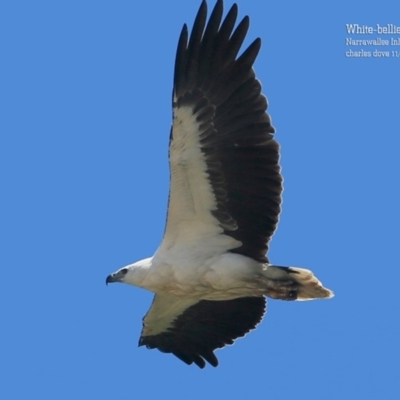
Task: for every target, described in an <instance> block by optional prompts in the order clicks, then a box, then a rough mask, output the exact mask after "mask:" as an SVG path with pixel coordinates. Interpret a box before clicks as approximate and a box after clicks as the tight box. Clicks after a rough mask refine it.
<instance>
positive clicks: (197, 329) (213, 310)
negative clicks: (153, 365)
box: [139, 297, 266, 368]
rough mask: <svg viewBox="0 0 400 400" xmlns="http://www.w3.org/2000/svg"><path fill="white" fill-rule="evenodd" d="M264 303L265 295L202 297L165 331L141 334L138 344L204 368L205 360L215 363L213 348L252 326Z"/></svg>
mask: <svg viewBox="0 0 400 400" xmlns="http://www.w3.org/2000/svg"><path fill="white" fill-rule="evenodd" d="M265 304H266V301H265V299H264V297H242V298H238V299H234V300H226V301H208V300H202V301H200V302H198V303H197V304H195V305H193V306H191V307H189V308H187V309H186V310H185V311H184V312H183V313H182V314H181V315H179V316H178V317H177V318H176V319H175V320H174V322H173V324H172V326H171V327H170V328H168V329H167V330H166V331H165V332H162V333H160V334H157V335H153V336H142V337H141V338H140V341H139V345H140V346H142V345H144V346H146V347H147V348H149V349H154V348H157V349H158V350H160V351H162V352H164V353H172V354H174V355H175V356H176V357H178V358H179V359H180V360H182V361H184V362H185V363H186V364H192V363H195V364H196V365H198V366H199V367H200V368H204V367H205V365H206V362H205V361H207V362H208V363H210V364H211V365H212V366H214V367H216V366H217V365H218V360H217V357H216V356H215V354H214V350H215V349H218V348H221V347H224V346H225V345H227V344H232V343H233V341H234V340H235V339H236V338H238V337H241V336H244V335H245V334H246V333H247V332H249V331H250V330H251V329H254V328H255V327H256V325H257V324H258V323H259V322H260V321H261V319H262V317H263V315H264V312H265Z"/></svg>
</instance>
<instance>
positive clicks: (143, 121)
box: [0, 0, 400, 400]
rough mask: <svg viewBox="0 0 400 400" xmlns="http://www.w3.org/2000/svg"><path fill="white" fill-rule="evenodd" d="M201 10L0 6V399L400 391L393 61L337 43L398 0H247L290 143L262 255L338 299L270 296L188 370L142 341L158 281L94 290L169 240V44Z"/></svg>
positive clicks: (332, 395)
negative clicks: (151, 288)
mask: <svg viewBox="0 0 400 400" xmlns="http://www.w3.org/2000/svg"><path fill="white" fill-rule="evenodd" d="M199 3H200V2H199V1H197V0H196V1H178V0H169V1H162V0H154V1H153V2H140V3H139V2H133V1H113V2H111V1H86V0H82V1H72V0H70V1H57V2H56V1H40V0H38V1H35V2H33V1H29V2H28V1H15V2H11V1H9V2H3V3H2V5H1V6H0V46H1V59H2V61H1V64H0V70H1V73H0V101H1V104H0V108H1V114H2V116H1V119H0V182H1V197H0V203H1V207H0V240H1V252H0V265H1V271H2V285H1V286H2V289H1V291H0V309H1V331H0V332H1V341H0V354H1V356H0V376H1V385H0V397H1V398H4V399H7V400H11V399H28V398H30V399H33V398H37V399H72V398H73V399H88V398H94V399H132V398H138V396H145V397H146V398H147V399H160V398H166V399H169V398H171V399H172V398H176V399H179V398H182V399H183V398H190V399H203V398H205V397H207V398H211V399H214V398H215V399H221V398H230V399H243V398H268V399H273V400H280V399H288V398H296V399H308V400H310V399H324V400H327V399H335V400H336V399H348V398H363V399H386V400H388V399H398V398H399V396H400V389H399V387H398V382H399V379H400V375H399V366H398V358H399V356H400V351H399V337H400V325H399V315H400V314H399V312H400V310H399V281H400V273H399V265H398V264H399V257H398V246H399V244H398V240H399V223H400V218H399V208H398V205H399V204H400V194H399V189H398V183H399V173H400V159H399V150H398V149H399V146H400V129H399V125H400V123H399V112H400V108H399V103H400V102H399V89H400V79H399V70H400V57H399V58H396V57H392V56H390V57H388V58H382V57H380V58H377V57H370V58H354V57H353V58H350V57H346V56H345V53H346V51H347V50H349V46H346V44H345V40H346V37H349V36H352V37H355V36H354V35H349V34H347V32H346V29H345V24H347V23H359V24H369V25H372V26H375V25H376V24H381V25H385V24H397V25H399V26H400V18H399V15H400V13H399V11H400V6H399V3H398V2H397V1H394V0H393V1H386V0H382V1H379V2H374V5H371V4H369V3H368V4H367V3H365V2H363V1H361V0H358V1H351V2H347V4H346V5H344V4H339V2H336V1H335V2H333V1H330V2H318V3H317V2H312V1H308V0H305V1H302V2H297V1H294V0H287V1H258V0H246V1H244V0H243V1H240V2H239V12H240V16H242V17H243V16H244V15H246V14H248V15H249V16H250V18H251V28H250V32H249V36H248V41H247V42H246V43H247V44H249V43H250V41H252V40H253V39H254V38H255V37H257V36H260V37H261V38H262V40H263V47H262V50H261V54H260V56H259V58H258V60H257V62H256V66H255V68H256V73H257V75H258V77H259V79H260V80H261V82H262V84H263V92H264V93H265V94H266V95H267V96H268V99H269V103H270V108H269V111H270V113H271V115H272V118H273V123H274V125H275V127H276V129H277V134H276V138H277V139H278V141H279V142H280V143H281V145H282V168H283V174H284V177H285V192H284V203H283V214H282V217H281V221H280V225H279V229H278V231H277V233H276V235H275V236H274V238H273V241H272V244H271V251H270V253H269V256H270V259H271V261H272V262H274V263H276V264H279V265H295V266H300V267H306V268H310V269H312V270H313V271H314V272H315V273H316V274H317V276H318V277H319V278H320V279H321V280H322V281H323V283H324V284H325V285H326V286H327V287H329V288H331V289H333V290H334V291H335V293H336V297H335V298H334V299H333V300H329V301H315V302H307V303H304V302H302V303H301V302H299V303H290V302H279V301H273V300H271V301H270V302H269V308H268V314H267V316H266V318H265V319H264V321H263V323H262V324H261V325H260V326H259V327H258V329H257V330H256V331H254V332H252V333H251V334H249V335H248V336H247V337H246V338H245V339H241V340H239V341H237V342H236V344H235V345H234V346H231V347H228V348H225V349H223V350H220V351H218V353H217V355H218V357H219V360H220V366H219V367H218V368H217V369H214V368H212V367H207V368H206V369H205V370H199V369H198V368H197V367H195V366H192V367H188V366H186V365H185V364H183V363H181V362H180V361H179V360H177V359H175V358H174V357H172V356H170V355H165V354H162V353H160V352H158V351H155V350H153V351H148V350H146V349H144V348H138V347H137V341H138V338H139V333H140V329H141V318H142V316H143V315H144V314H145V312H146V311H147V309H148V307H149V305H150V302H151V299H152V295H151V294H150V293H147V292H144V291H142V290H140V289H136V288H132V287H128V286H125V285H111V286H110V287H106V286H105V283H104V282H105V278H106V276H107V275H108V274H109V273H110V272H113V271H114V270H116V269H118V268H119V267H121V266H123V265H125V264H128V263H131V262H133V261H136V260H138V259H141V258H144V257H148V256H151V255H152V254H153V252H154V251H155V250H156V248H157V246H158V244H159V242H160V240H161V238H162V234H163V229H164V221H165V213H166V203H167V196H168V186H169V183H168V176H169V172H168V160H167V145H168V135H169V129H170V123H171V109H170V99H171V90H172V71H173V62H174V57H175V49H176V43H177V39H178V35H179V32H180V30H181V27H182V24H183V23H184V22H187V23H189V26H191V24H192V22H193V19H194V16H195V13H196V11H197V8H198V6H199ZM209 3H210V8H211V6H213V5H214V2H209ZM343 3H344V2H343ZM225 4H226V5H225V9H227V8H228V6H230V5H231V4H232V2H231V1H230V0H227V1H226V2H225ZM387 36H392V37H400V34H399V35H386V37H385V38H387ZM372 37H376V35H372ZM356 38H358V39H363V38H366V37H365V36H362V35H358V36H357V37H356ZM361 48H363V49H364V50H366V51H373V50H374V49H375V48H378V50H379V51H389V52H390V54H391V51H392V50H398V51H400V46H397V48H395V47H394V46H388V47H386V48H384V49H383V48H382V46H381V47H379V46H369V47H368V46H361V47H359V48H356V47H353V48H352V50H354V51H359V50H360V49H361Z"/></svg>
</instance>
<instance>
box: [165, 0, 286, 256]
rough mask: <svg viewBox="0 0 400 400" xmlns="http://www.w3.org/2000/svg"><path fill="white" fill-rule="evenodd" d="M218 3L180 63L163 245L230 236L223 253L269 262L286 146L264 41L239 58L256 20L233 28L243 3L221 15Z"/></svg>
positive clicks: (198, 24) (182, 48)
mask: <svg viewBox="0 0 400 400" xmlns="http://www.w3.org/2000/svg"><path fill="white" fill-rule="evenodd" d="M222 13H223V10H222V0H219V1H217V3H216V6H215V8H214V10H213V12H212V14H211V16H210V19H209V21H208V24H207V26H205V25H206V19H207V6H206V3H205V1H203V3H202V4H201V6H200V9H199V11H198V14H197V17H196V20H195V22H194V26H193V29H192V33H191V35H190V38H189V41H188V30H187V27H186V25H185V26H184V27H183V30H182V33H181V35H180V38H179V43H178V49H177V54H176V63H175V76H174V91H173V127H172V131H171V138H170V148H169V152H170V154H169V156H170V170H171V188H170V198H169V207H168V215H167V224H166V230H165V235H164V239H163V243H162V245H161V247H160V250H165V249H171V248H173V247H174V246H179V245H182V244H183V245H184V246H186V247H188V246H190V244H193V245H194V246H195V245H196V243H198V241H199V240H200V239H202V238H207V237H208V238H209V237H216V236H221V234H222V235H226V236H228V237H230V238H232V240H226V241H225V242H223V243H225V247H226V248H225V249H222V250H223V251H231V252H235V253H239V254H242V255H245V256H248V257H252V258H253V259H255V260H258V261H261V262H264V261H266V260H267V259H266V257H265V254H266V251H267V249H268V241H269V239H270V238H271V236H272V235H273V233H274V231H275V228H276V225H277V222H278V216H279V213H280V203H281V192H282V177H281V174H280V167H279V145H278V144H277V142H276V141H275V140H274V138H273V133H274V128H273V127H272V125H271V120H270V118H269V116H268V114H267V113H266V109H267V100H266V98H265V97H264V96H263V95H262V94H261V84H260V82H259V81H258V80H257V79H256V77H255V74H254V70H253V68H252V66H253V63H254V61H255V59H256V57H257V54H258V52H259V49H260V46H261V41H260V39H259V38H258V39H256V40H255V41H254V42H253V43H252V44H251V45H250V46H249V47H248V48H247V49H246V50H245V51H244V52H243V53H242V54H241V55H240V56H239V57H238V52H239V49H240V47H241V45H242V43H243V41H244V39H245V36H246V33H247V30H248V26H249V18H248V17H245V18H244V19H243V20H242V21H241V22H240V23H239V24H238V26H237V27H236V29H234V25H235V22H236V17H237V6H236V4H234V5H233V6H232V8H231V9H230V11H229V12H228V14H227V16H226V18H225V20H224V21H223V22H222V24H221V19H222Z"/></svg>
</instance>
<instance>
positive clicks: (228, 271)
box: [106, 0, 333, 368]
mask: <svg viewBox="0 0 400 400" xmlns="http://www.w3.org/2000/svg"><path fill="white" fill-rule="evenodd" d="M222 15H223V1H222V0H218V1H217V2H216V5H215V7H214V9H213V11H212V13H211V15H210V17H209V20H208V22H207V4H206V1H203V2H202V3H201V5H200V8H199V11H198V13H197V16H196V19H195V21H194V25H193V28H192V31H191V34H190V36H189V33H188V28H187V26H186V25H184V26H183V29H182V32H181V34H180V37H179V41H178V47H177V52H176V60H175V72H174V88H173V98H172V106H173V122H172V129H171V133H170V142H169V163H170V174H171V178H170V193H169V204H168V213H167V221H166V227H165V233H164V237H163V240H162V243H161V245H160V247H159V248H158V250H157V251H156V253H155V254H154V255H153V257H150V258H146V259H144V260H141V261H138V262H135V263H133V264H130V265H128V266H126V267H123V268H121V269H119V270H118V271H116V272H114V273H112V274H111V275H109V276H108V277H107V279H106V283H107V284H108V283H112V282H123V283H127V284H130V285H134V286H137V287H140V288H143V289H147V290H150V291H151V292H153V293H154V294H155V295H154V300H153V303H152V305H151V307H150V309H149V311H148V312H147V314H146V315H145V317H144V318H143V329H142V332H141V336H140V340H139V345H140V346H146V347H147V348H149V349H154V348H156V349H158V350H160V351H162V352H165V353H172V354H174V355H175V356H176V357H178V358H179V359H181V360H182V361H184V362H185V363H187V364H192V363H195V364H196V365H198V366H199V367H200V368H204V367H205V365H206V362H208V363H209V364H211V365H212V366H214V367H216V366H217V365H218V360H217V357H216V356H215V353H214V351H215V350H216V349H218V348H222V347H224V346H225V345H227V344H232V343H233V342H234V340H235V339H237V338H239V337H242V336H244V335H245V334H246V333H248V332H249V331H250V330H252V329H254V328H255V327H256V325H257V324H258V323H259V322H260V321H261V319H262V317H263V315H264V313H265V309H266V297H270V298H273V299H281V300H311V299H323V298H330V297H332V296H333V293H332V292H331V291H330V290H328V289H326V288H324V287H323V285H322V284H321V282H320V281H319V280H318V279H317V278H316V277H315V276H314V275H313V273H312V272H311V271H309V270H307V269H301V268H295V267H282V266H278V265H273V264H271V263H270V262H269V260H268V258H267V256H266V253H267V251H268V245H269V241H270V239H271V237H272V235H273V233H274V231H275V229H276V226H277V223H278V218H279V213H280V211H281V194H282V175H281V172H280V165H279V145H278V143H277V142H276V141H275V139H274V132H275V130H274V128H273V126H272V124H271V119H270V117H269V115H268V114H267V112H266V110H267V100H266V98H265V97H264V96H263V95H262V94H261V84H260V82H259V81H258V80H257V79H256V76H255V73H254V70H253V64H254V61H255V59H256V57H257V55H258V52H259V50H260V46H261V40H260V38H257V39H255V40H254V41H253V42H252V43H251V44H250V45H249V46H248V47H247V49H245V50H244V51H243V52H242V53H241V54H240V55H239V51H240V48H241V46H242V44H243V41H244V39H245V37H246V34H247V31H248V28H249V18H248V17H247V16H246V17H244V18H243V19H242V20H241V22H240V23H238V24H237V26H236V27H235V24H236V19H237V15H238V7H237V5H236V4H234V5H233V6H232V7H231V9H230V10H229V11H228V13H227V14H226V16H225V19H224V20H223V21H222Z"/></svg>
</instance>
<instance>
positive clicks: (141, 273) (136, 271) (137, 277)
mask: <svg viewBox="0 0 400 400" xmlns="http://www.w3.org/2000/svg"><path fill="white" fill-rule="evenodd" d="M150 266H151V258H146V259H144V260H141V261H138V262H135V263H134V264H130V265H127V266H126V267H123V268H120V269H119V270H118V271H115V272H114V273H112V274H110V275H108V276H107V278H106V284H107V285H108V284H109V283H115V282H120V283H128V284H129V285H133V286H139V287H142V282H143V280H144V279H145V278H146V276H147V273H148V271H149V268H150Z"/></svg>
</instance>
